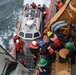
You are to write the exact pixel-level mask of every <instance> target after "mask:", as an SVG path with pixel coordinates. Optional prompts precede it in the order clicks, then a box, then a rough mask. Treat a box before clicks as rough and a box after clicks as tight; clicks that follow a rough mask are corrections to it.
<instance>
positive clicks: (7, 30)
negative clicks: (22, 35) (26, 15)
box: [0, 0, 50, 52]
mask: <svg viewBox="0 0 76 75" xmlns="http://www.w3.org/2000/svg"><path fill="white" fill-rule="evenodd" d="M24 1H25V2H24ZM23 2H24V3H23ZM32 2H35V3H36V4H41V5H42V4H46V5H47V6H49V3H50V0H0V45H1V46H2V47H3V48H4V49H6V50H7V51H8V52H10V51H11V44H12V36H13V34H14V32H15V29H16V27H17V24H18V22H19V19H20V17H21V13H22V9H23V4H26V3H29V4H30V3H32Z"/></svg>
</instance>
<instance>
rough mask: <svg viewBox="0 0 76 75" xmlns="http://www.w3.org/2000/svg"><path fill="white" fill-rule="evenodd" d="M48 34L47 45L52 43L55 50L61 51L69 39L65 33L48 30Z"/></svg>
mask: <svg viewBox="0 0 76 75" xmlns="http://www.w3.org/2000/svg"><path fill="white" fill-rule="evenodd" d="M47 36H48V38H49V41H48V42H47V43H46V45H47V46H49V45H52V46H51V47H52V49H53V50H58V51H59V50H60V49H61V48H64V43H66V42H68V41H69V40H66V39H65V38H64V34H53V32H51V31H48V32H47Z"/></svg>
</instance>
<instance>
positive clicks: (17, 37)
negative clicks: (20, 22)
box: [13, 33, 20, 43]
mask: <svg viewBox="0 0 76 75" xmlns="http://www.w3.org/2000/svg"><path fill="white" fill-rule="evenodd" d="M17 39H18V40H19V39H20V37H19V36H18V35H17V34H16V33H14V36H13V41H14V43H16V40H17Z"/></svg>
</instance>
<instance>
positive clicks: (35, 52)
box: [29, 41, 39, 65]
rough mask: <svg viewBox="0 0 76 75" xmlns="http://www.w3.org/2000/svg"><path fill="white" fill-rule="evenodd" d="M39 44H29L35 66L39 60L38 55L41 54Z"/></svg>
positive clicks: (34, 42)
mask: <svg viewBox="0 0 76 75" xmlns="http://www.w3.org/2000/svg"><path fill="white" fill-rule="evenodd" d="M38 47H39V43H38V42H36V41H32V42H30V44H29V50H30V51H31V53H32V54H33V59H34V64H35V65H36V62H37V60H38V54H39V50H38Z"/></svg>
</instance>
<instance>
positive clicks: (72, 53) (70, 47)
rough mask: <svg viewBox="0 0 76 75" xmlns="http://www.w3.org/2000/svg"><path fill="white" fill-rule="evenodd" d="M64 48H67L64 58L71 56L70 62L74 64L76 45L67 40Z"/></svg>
mask: <svg viewBox="0 0 76 75" xmlns="http://www.w3.org/2000/svg"><path fill="white" fill-rule="evenodd" d="M65 48H66V49H67V50H69V53H68V54H67V55H66V58H67V59H68V58H71V62H72V64H75V57H76V46H75V45H74V44H73V43H72V42H67V43H66V44H65Z"/></svg>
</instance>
